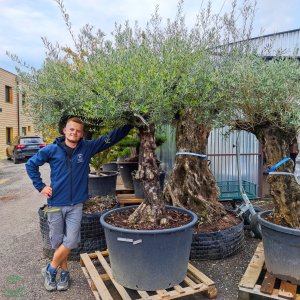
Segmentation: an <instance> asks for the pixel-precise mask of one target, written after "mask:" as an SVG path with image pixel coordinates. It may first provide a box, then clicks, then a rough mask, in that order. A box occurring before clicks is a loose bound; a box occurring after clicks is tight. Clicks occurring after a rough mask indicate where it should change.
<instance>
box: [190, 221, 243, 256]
mask: <svg viewBox="0 0 300 300" xmlns="http://www.w3.org/2000/svg"><path fill="white" fill-rule="evenodd" d="M243 247H244V223H243V221H242V220H241V222H240V223H239V224H237V225H235V226H232V227H230V228H226V229H224V230H218V231H212V232H199V233H193V239H192V245H191V254H190V259H192V260H204V259H221V258H225V257H229V256H231V255H234V254H235V253H237V252H239V251H240V250H242V249H243Z"/></svg>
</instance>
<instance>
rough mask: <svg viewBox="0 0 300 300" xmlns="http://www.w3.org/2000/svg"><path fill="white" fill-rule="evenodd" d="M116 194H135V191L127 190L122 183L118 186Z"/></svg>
mask: <svg viewBox="0 0 300 300" xmlns="http://www.w3.org/2000/svg"><path fill="white" fill-rule="evenodd" d="M116 193H117V195H119V194H133V193H134V189H130V188H126V187H125V186H124V185H123V184H122V183H121V184H117V186H116Z"/></svg>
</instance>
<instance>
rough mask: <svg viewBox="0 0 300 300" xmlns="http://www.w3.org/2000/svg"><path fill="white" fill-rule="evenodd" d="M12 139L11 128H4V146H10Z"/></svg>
mask: <svg viewBox="0 0 300 300" xmlns="http://www.w3.org/2000/svg"><path fill="white" fill-rule="evenodd" d="M12 137H13V129H12V128H11V127H6V144H7V145H10V144H11V142H12Z"/></svg>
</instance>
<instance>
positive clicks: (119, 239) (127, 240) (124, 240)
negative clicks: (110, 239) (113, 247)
mask: <svg viewBox="0 0 300 300" xmlns="http://www.w3.org/2000/svg"><path fill="white" fill-rule="evenodd" d="M117 240H118V241H120V242H128V243H133V239H126V238H120V237H118V238H117Z"/></svg>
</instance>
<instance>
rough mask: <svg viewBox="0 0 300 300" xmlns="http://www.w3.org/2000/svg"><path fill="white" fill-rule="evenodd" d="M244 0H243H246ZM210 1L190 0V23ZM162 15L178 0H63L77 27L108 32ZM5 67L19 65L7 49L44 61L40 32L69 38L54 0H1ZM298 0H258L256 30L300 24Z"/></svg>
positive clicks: (218, 0)
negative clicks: (8, 54)
mask: <svg viewBox="0 0 300 300" xmlns="http://www.w3.org/2000/svg"><path fill="white" fill-rule="evenodd" d="M242 1H243V0H239V2H240V3H242ZM202 2H203V6H206V5H207V3H208V0H203V1H202V0H201V1H200V0H185V2H184V13H185V15H186V23H187V24H188V25H190V26H191V25H192V24H193V23H194V22H195V17H196V14H197V13H198V11H199V9H200V7H201V3H202ZM157 4H158V5H159V7H160V14H161V16H162V17H163V18H164V19H166V18H173V17H174V16H175V13H176V10H177V4H178V1H177V0H154V1H153V0H85V1H82V0H64V5H65V8H66V10H67V12H68V13H69V15H70V21H71V22H72V24H73V28H74V31H75V33H78V31H79V29H80V28H81V27H82V26H84V25H85V24H86V23H88V24H91V25H95V27H96V28H97V29H98V28H100V29H102V30H103V31H104V32H105V33H106V34H107V35H109V34H110V33H111V31H112V30H113V29H114V23H115V22H118V23H124V21H125V20H130V22H131V24H133V22H134V21H135V20H137V21H138V22H139V23H140V25H145V23H146V21H147V20H149V18H150V16H151V14H152V13H153V12H154V11H155V7H156V5H157ZM230 5H231V0H212V9H213V11H214V12H215V13H218V12H219V11H220V10H221V8H222V14H223V13H224V12H225V11H228V10H229V7H230ZM0 7H1V9H0V28H1V33H0V67H2V68H9V71H14V67H13V66H14V63H13V62H11V61H10V59H9V58H8V57H7V56H6V55H5V51H6V50H8V51H11V52H13V53H16V54H18V55H19V56H20V57H21V58H23V59H24V60H25V61H28V62H29V63H31V64H33V65H34V66H37V67H38V66H40V65H41V63H42V61H43V59H44V52H45V49H44V46H43V44H42V41H41V37H44V36H46V37H47V38H48V39H49V40H50V41H51V42H53V43H55V42H56V41H58V42H59V43H60V44H63V45H65V44H70V43H71V38H70V35H69V34H68V32H67V29H66V26H65V24H64V20H63V17H62V15H61V12H60V10H59V8H58V5H57V3H56V2H55V1H54V0H22V1H20V0H0ZM299 14H300V1H299V0H285V1H281V0H259V1H258V9H257V15H256V16H257V17H256V19H255V24H254V25H255V30H254V32H255V33H256V35H258V34H259V29H260V28H261V27H264V28H265V31H264V33H266V34H267V33H273V32H274V31H284V30H289V29H295V28H300V16H299Z"/></svg>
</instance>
